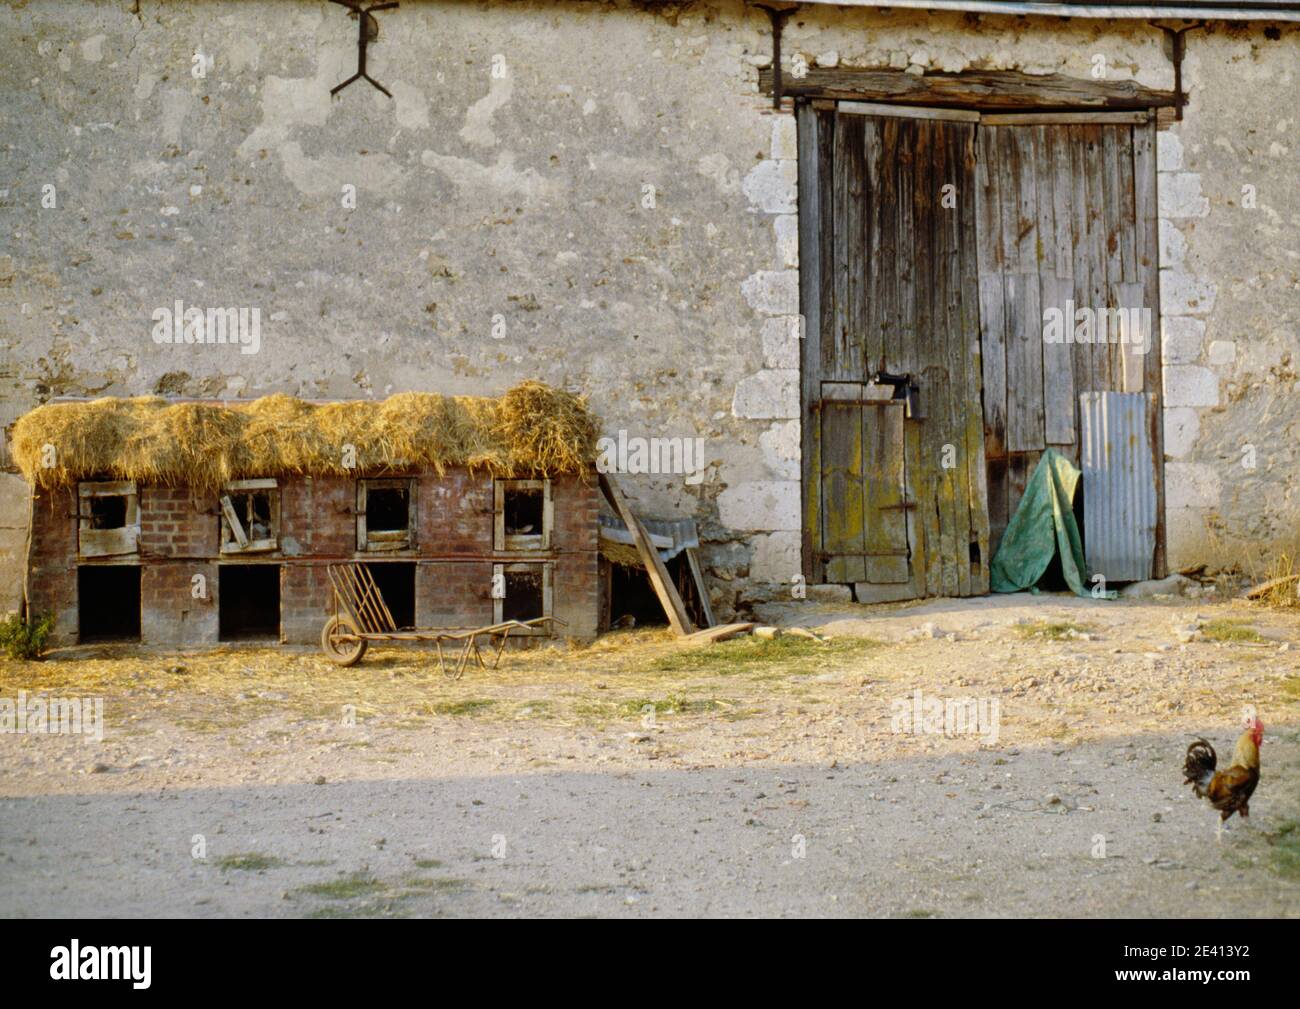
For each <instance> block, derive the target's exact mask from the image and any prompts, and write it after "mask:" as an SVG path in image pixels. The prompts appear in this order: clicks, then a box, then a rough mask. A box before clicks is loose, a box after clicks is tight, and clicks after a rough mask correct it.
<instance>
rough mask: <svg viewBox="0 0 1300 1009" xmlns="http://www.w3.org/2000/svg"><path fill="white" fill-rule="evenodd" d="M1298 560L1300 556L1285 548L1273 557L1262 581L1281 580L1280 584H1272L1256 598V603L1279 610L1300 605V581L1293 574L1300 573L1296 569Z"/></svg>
mask: <svg viewBox="0 0 1300 1009" xmlns="http://www.w3.org/2000/svg"><path fill="white" fill-rule="evenodd" d="M1298 560H1300V557H1297V555H1296V553H1295V552H1294V551H1290V550H1283V551H1282V552H1281V553H1280V554H1278V555H1277V557H1275V558H1274V559H1273V561H1272V563H1270V564H1269V566H1268V570H1267V572H1266V573H1265V575H1264V577H1263V578H1262V579H1260V581H1261V582H1270V581H1279V580H1280V581H1279V584H1276V585H1272V586H1270V587H1269V589H1268V591H1267V592H1265V593H1264V594H1263V595H1261V596H1260V597H1259V598H1258V599H1256V600H1255V602H1256V604H1258V605H1260V606H1267V607H1269V608H1271V609H1279V610H1281V609H1294V608H1296V607H1297V606H1300V582H1297V581H1295V580H1294V579H1293V576H1295V575H1296V574H1298V573H1300V572H1297V571H1296V564H1297V561H1298Z"/></svg>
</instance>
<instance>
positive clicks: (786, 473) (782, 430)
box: [758, 420, 800, 480]
mask: <svg viewBox="0 0 1300 1009" xmlns="http://www.w3.org/2000/svg"><path fill="white" fill-rule="evenodd" d="M758 444H759V447H760V448H761V449H762V450H763V461H764V462H766V463H767V468H768V469H770V470H771V471H772V474H773V476H777V477H780V478H781V479H783V480H798V479H799V477H800V472H799V460H800V445H799V421H797V420H788V421H785V422H784V423H779V424H773V425H772V426H771V427H770V428H768V429H767V430H766V431H764V432H763V433H762V434H760V435H759V436H758Z"/></svg>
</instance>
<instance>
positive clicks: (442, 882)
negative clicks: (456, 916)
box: [401, 876, 469, 897]
mask: <svg viewBox="0 0 1300 1009" xmlns="http://www.w3.org/2000/svg"><path fill="white" fill-rule="evenodd" d="M402 885H403V886H405V887H409V888H410V889H411V890H412V891H417V892H419V893H446V892H450V891H452V890H463V889H464V888H465V887H466V886H468V885H469V883H468V882H467V881H466V880H463V879H455V878H452V877H446V878H443V879H432V878H430V877H428V876H407V877H406V878H405V879H403V880H402ZM401 896H406V897H409V896H411V894H409V893H407V894H402V895H401Z"/></svg>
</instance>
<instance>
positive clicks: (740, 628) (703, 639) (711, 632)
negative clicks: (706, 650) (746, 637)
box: [681, 623, 758, 647]
mask: <svg viewBox="0 0 1300 1009" xmlns="http://www.w3.org/2000/svg"><path fill="white" fill-rule="evenodd" d="M757 626H758V625H757V624H754V623H748V624H744V623H741V624H719V625H718V626H717V627H708V628H705V629H704V630H702V631H695V632H694V633H693V634H687V635H686V636H685V637H683V638H682V639H681V643H682V644H683V645H686V646H687V647H697V646H699V645H711V644H713V643H714V642H717V641H726V640H728V639H730V638H735V637H739V636H740V635H742V634H748V633H749V632H750V631H752V630H753V629H754V628H755V627H757Z"/></svg>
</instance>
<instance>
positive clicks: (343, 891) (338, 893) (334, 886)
mask: <svg viewBox="0 0 1300 1009" xmlns="http://www.w3.org/2000/svg"><path fill="white" fill-rule="evenodd" d="M383 889H384V884H383V883H382V882H380V881H379V880H377V879H375V877H374V876H372V875H370V874H369V873H368V872H354V873H352V874H351V875H348V876H341V877H339V878H338V879H331V880H330V881H329V882H327V883H308V884H307V885H306V886H300V887H299V888H298V889H297V890H295V891H294V892H295V893H302V894H307V895H308V896H311V897H324V898H325V899H326V900H355V899H357V898H358V897H369V896H371V895H372V894H376V893H379V892H380V891H381V890H383Z"/></svg>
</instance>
